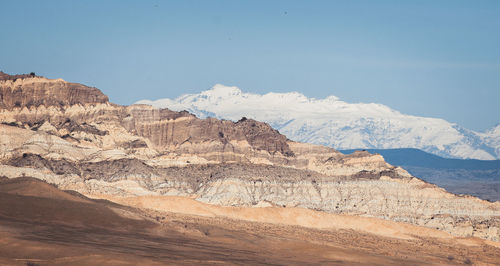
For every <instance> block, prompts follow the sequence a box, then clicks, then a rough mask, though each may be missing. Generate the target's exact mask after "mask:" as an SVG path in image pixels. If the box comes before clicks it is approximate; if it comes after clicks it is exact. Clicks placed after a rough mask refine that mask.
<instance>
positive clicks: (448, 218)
mask: <svg viewBox="0 0 500 266" xmlns="http://www.w3.org/2000/svg"><path fill="white" fill-rule="evenodd" d="M0 123H1V124H0V136H1V138H0V164H1V165H0V176H7V177H11V178H12V177H18V176H23V175H25V176H32V177H36V178H39V179H43V180H46V181H48V182H49V183H53V184H55V185H57V186H58V187H59V188H62V189H72V190H76V191H79V192H81V193H83V194H85V195H88V196H91V197H100V196H103V195H112V196H117V197H128V196H143V195H177V196H189V197H194V198H196V199H197V200H199V201H202V202H206V203H212V204H218V205H230V206H279V207H303V208H309V209H315V210H321V211H326V212H332V213H348V214H356V215H365V216H373V217H380V218H385V219H391V220H396V221H404V222H408V223H413V224H417V225H423V226H427V227H432V228H438V229H442V230H445V231H447V232H450V233H452V234H455V235H458V236H478V237H482V238H486V239H491V240H496V241H498V240H500V232H499V228H500V206H499V203H489V202H486V201H482V200H479V199H477V198H473V197H468V196H456V195H453V194H450V193H447V192H446V191H444V190H443V189H441V188H439V187H436V186H434V185H431V184H428V183H425V182H423V181H421V180H419V179H418V178H415V177H413V176H411V175H409V174H408V173H407V172H406V171H405V170H404V169H401V168H398V167H394V166H391V165H389V164H387V163H386V162H385V161H384V159H383V157H382V156H380V155H374V154H369V153H367V152H356V153H354V154H351V155H343V154H341V153H339V152H337V151H335V150H334V149H331V148H327V147H322V146H317V145H310V144H305V143H298V142H293V141H290V140H288V139H287V138H286V137H285V136H283V135H281V134H280V133H279V132H277V131H276V130H274V129H272V128H271V127H270V126H269V125H267V124H265V123H261V122H258V121H254V120H251V119H245V118H242V119H241V120H240V121H238V122H232V121H225V120H217V119H213V118H208V119H198V118H197V117H195V116H194V115H192V114H190V113H187V112H173V111H170V110H167V109H156V108H153V107H151V106H147V105H132V106H119V105H115V104H112V103H109V102H108V99H107V97H106V96H105V95H104V94H102V93H101V92H100V91H99V90H98V89H96V88H90V87H86V86H84V85H80V84H73V83H67V82H65V81H62V80H50V79H46V78H42V77H32V76H23V77H21V78H17V79H16V80H15V81H14V79H9V78H4V80H0Z"/></svg>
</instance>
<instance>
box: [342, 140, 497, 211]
mask: <svg viewBox="0 0 500 266" xmlns="http://www.w3.org/2000/svg"><path fill="white" fill-rule="evenodd" d="M354 151H355V149H354V150H341V152H342V153H345V154H350V153H352V152H354ZM367 151H368V152H370V153H378V154H380V155H382V156H384V159H385V160H386V161H387V162H388V163H390V164H392V165H397V166H401V167H403V168H404V169H406V170H407V171H408V172H409V173H410V174H412V175H414V176H416V177H418V178H421V179H423V180H425V181H426V182H430V183H433V184H436V185H438V186H440V187H443V188H445V189H446V190H447V191H450V192H452V193H455V194H469V195H473V196H476V197H479V198H482V199H485V200H490V201H500V160H475V159H448V158H442V157H439V156H437V155H434V154H430V153H427V152H424V151H421V150H417V149H386V150H383V149H368V150H367Z"/></svg>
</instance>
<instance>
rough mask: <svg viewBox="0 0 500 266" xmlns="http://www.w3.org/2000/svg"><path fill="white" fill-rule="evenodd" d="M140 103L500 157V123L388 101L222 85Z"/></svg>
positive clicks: (341, 143)
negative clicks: (456, 120)
mask: <svg viewBox="0 0 500 266" xmlns="http://www.w3.org/2000/svg"><path fill="white" fill-rule="evenodd" d="M137 103H142V104H150V105H153V106H155V107H160V108H169V109H171V110H174V111H181V110H188V111H190V112H192V113H194V114H195V115H197V116H198V117H200V118H206V117H209V116H212V117H217V118H223V119H230V120H233V121H236V120H239V119H240V118H241V117H243V116H244V117H247V118H253V119H256V120H259V121H264V122H267V123H269V124H270V125H271V126H272V127H274V128H275V129H277V130H279V131H280V132H281V133H283V134H285V135H286V136H287V137H288V138H290V139H293V140H296V141H302V142H309V143H315V144H321V145H327V146H331V147H334V148H337V149H357V148H372V149H388V148H418V149H422V150H424V151H427V152H431V153H434V154H437V155H440V156H444V157H455V158H473V159H486V160H492V159H495V158H500V134H494V133H495V132H497V131H498V132H500V127H497V128H495V129H494V130H491V131H488V132H486V133H479V132H474V131H472V130H468V129H464V128H461V127H459V126H457V125H456V124H453V123H449V122H447V121H445V120H443V119H438V118H428V117H418V116H411V115H406V114H401V113H400V112H398V111H396V110H393V109H391V108H390V107H388V106H386V105H383V104H377V103H355V104H353V103H347V102H344V101H341V100H340V99H339V98H338V97H336V96H328V97H326V98H324V99H315V98H308V97H306V96H305V95H303V94H302V93H299V92H289V93H275V92H269V93H267V94H264V95H260V94H254V93H246V92H242V91H241V90H240V89H239V88H238V87H230V86H224V85H222V84H216V85H215V86H213V87H212V88H211V89H210V90H207V91H203V92H201V93H199V94H185V95H182V96H180V97H178V98H176V99H174V100H171V99H160V100H156V101H149V100H142V101H139V102H137Z"/></svg>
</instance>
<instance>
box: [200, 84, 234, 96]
mask: <svg viewBox="0 0 500 266" xmlns="http://www.w3.org/2000/svg"><path fill="white" fill-rule="evenodd" d="M201 94H202V95H207V96H212V97H228V96H234V95H240V94H241V90H240V89H239V88H238V87H235V86H225V85H222V84H215V85H214V86H213V87H212V88H211V89H210V90H207V91H204V92H202V93H201Z"/></svg>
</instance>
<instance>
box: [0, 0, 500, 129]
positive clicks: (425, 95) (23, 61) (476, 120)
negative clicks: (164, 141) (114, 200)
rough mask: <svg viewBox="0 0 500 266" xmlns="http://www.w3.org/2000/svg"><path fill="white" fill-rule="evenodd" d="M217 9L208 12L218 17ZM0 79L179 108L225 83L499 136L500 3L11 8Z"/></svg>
mask: <svg viewBox="0 0 500 266" xmlns="http://www.w3.org/2000/svg"><path fill="white" fill-rule="evenodd" d="M215 3H216V4H215ZM2 7H3V8H4V9H5V10H11V11H12V10H17V11H19V12H22V14H23V15H22V16H19V12H5V13H4V14H3V15H2V17H0V23H2V24H3V25H6V26H5V27H4V33H3V34H4V36H5V38H3V39H2V42H0V49H1V50H2V52H1V53H0V62H1V63H0V70H2V71H4V72H7V73H10V74H15V73H29V72H32V71H34V72H36V73H37V74H38V75H43V76H46V77H48V78H63V79H65V80H67V81H72V82H81V83H84V84H87V85H91V86H95V87H97V88H99V89H101V90H102V91H103V92H104V93H105V94H107V95H108V96H109V97H110V100H111V101H112V102H115V103H119V104H132V103H134V102H135V101H138V100H141V99H151V100H155V99H160V98H176V97H178V96H180V95H182V94H186V93H198V92H200V91H203V90H206V89H209V88H210V87H212V86H213V85H215V84H217V83H220V84H224V85H228V86H237V87H239V88H241V89H242V90H243V91H245V92H252V93H259V94H265V93H267V92H271V91H272V92H290V91H297V92H300V93H302V94H304V95H306V96H307V97H314V98H325V97H327V96H329V95H335V96H337V97H339V98H340V99H341V100H343V101H346V102H350V103H356V102H365V103H372V102H373V103H380V104H384V105H387V106H389V107H391V108H393V109H395V110H398V111H400V112H402V113H405V114H411V115H418V116H426V117H436V118H443V119H446V120H448V121H450V122H454V123H458V124H459V125H461V126H464V127H467V128H470V129H473V130H480V131H482V130H485V129H488V128H491V127H493V126H494V125H496V124H498V123H499V122H500V121H499V120H498V119H499V117H498V113H499V112H498V107H497V106H498V99H500V49H499V48H498V47H500V35H499V34H498V29H499V28H500V18H499V17H498V13H499V11H500V2H496V1H474V2H468V1H440V2H434V1H421V2H419V3H418V4H417V3H408V2H399V1H378V2H376V3H375V2H370V1H360V2H356V3H353V2H349V1H335V2H329V1H315V2H313V3H311V2H308V3H305V2H299V1H273V2H267V1H252V2H243V1H218V2H208V1H182V2H181V1H141V2H138V1H137V2H135V1H106V2H100V1H85V2H83V1H71V2H68V1H44V2H39V1H16V2H5V3H3V4H2Z"/></svg>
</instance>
